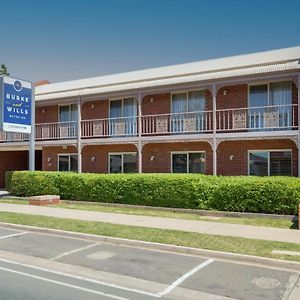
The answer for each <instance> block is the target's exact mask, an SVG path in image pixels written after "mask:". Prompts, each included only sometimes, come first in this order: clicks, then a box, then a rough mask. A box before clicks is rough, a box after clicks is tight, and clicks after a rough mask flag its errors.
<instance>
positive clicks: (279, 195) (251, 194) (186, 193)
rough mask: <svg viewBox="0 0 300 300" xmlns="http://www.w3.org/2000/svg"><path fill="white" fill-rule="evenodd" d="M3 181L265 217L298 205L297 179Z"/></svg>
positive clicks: (44, 177) (53, 175)
mask: <svg viewBox="0 0 300 300" xmlns="http://www.w3.org/2000/svg"><path fill="white" fill-rule="evenodd" d="M6 178H7V180H6V183H7V187H8V188H9V191H10V192H11V193H12V194H14V195H17V196H30V195H42V194H58V195H60V196H61V198H62V199H65V200H81V201H84V200H87V201H95V202H107V203H123V204H133V205H147V206H158V207H174V208H175V207H176V208H191V209H207V210H222V211H238V212H258V213H269V214H270V213H271V214H272V213H279V214H294V213H295V212H296V211H297V205H298V203H299V202H300V180H299V179H298V178H295V177H249V176H231V177H222V176H206V175H201V174H88V173H84V174H77V173H70V172H41V171H36V172H29V171H15V172H8V173H7V175H6Z"/></svg>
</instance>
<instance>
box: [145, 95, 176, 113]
mask: <svg viewBox="0 0 300 300" xmlns="http://www.w3.org/2000/svg"><path fill="white" fill-rule="evenodd" d="M170 111H171V94H170V93H165V94H156V95H148V96H145V97H144V98H143V101H142V114H143V115H158V114H169V113H170Z"/></svg>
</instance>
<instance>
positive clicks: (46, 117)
mask: <svg viewBox="0 0 300 300" xmlns="http://www.w3.org/2000/svg"><path fill="white" fill-rule="evenodd" d="M43 111H44V112H43ZM35 122H36V124H39V123H54V122H58V106H57V105H51V106H38V107H36V110H35Z"/></svg>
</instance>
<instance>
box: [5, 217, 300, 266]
mask: <svg viewBox="0 0 300 300" xmlns="http://www.w3.org/2000/svg"><path fill="white" fill-rule="evenodd" d="M0 221H1V222H6V223H13V224H22V225H31V226H38V227H43V228H51V229H60V230H66V231H73V232H81V233H90V234H96V235H102V236H111V237H119V238H127V239H132V240H142V241H149V242H157V243H164V244H172V245H179V246H187V247H194V248H201V249H207V250H216V251H224V252H231V253H239V254H248V255H255V256H262V257H269V258H277V259H282V260H290V261H300V257H299V256H287V255H280V254H272V253H271V252H272V250H285V251H287V250H288V251H300V244H294V243H284V242H273V241H264V240H255V239H247V238H240V237H228V236H221V235H210V234H200V233H193V232H185V231H178V230H164V229H155V228H147V227H138V226H128V225H116V224H109V223H102V222H90V221H79V220H71V219H62V218H55V217H45V216H35V215H29V214H19V213H7V212H0Z"/></svg>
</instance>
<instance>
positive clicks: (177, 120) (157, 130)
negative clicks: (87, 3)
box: [142, 111, 213, 135]
mask: <svg viewBox="0 0 300 300" xmlns="http://www.w3.org/2000/svg"><path fill="white" fill-rule="evenodd" d="M212 128H213V123H212V111H201V112H188V113H173V114H161V115H148V116H142V135H163V134H185V133H206V132H211V131H212Z"/></svg>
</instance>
